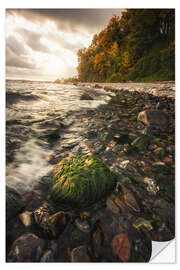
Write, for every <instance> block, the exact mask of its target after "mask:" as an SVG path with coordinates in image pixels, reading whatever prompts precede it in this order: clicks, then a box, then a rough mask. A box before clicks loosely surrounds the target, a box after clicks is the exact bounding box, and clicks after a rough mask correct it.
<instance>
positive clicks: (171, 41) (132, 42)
mask: <svg viewBox="0 0 180 270" xmlns="http://www.w3.org/2000/svg"><path fill="white" fill-rule="evenodd" d="M78 79H79V80H80V81H84V82H122V81H130V80H131V81H160V80H174V79H175V10H174V9H128V10H126V11H124V12H123V13H122V16H121V17H119V16H113V17H112V18H111V19H110V21H109V23H108V25H107V27H106V28H105V29H104V30H102V31H101V32H100V33H99V34H96V35H94V37H93V40H92V43H91V45H90V46H89V47H88V48H83V49H80V50H79V51H78Z"/></svg>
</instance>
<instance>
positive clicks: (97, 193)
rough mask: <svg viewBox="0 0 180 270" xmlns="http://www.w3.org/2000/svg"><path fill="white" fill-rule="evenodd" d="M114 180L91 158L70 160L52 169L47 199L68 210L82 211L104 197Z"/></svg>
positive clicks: (79, 157) (77, 157)
mask: <svg viewBox="0 0 180 270" xmlns="http://www.w3.org/2000/svg"><path fill="white" fill-rule="evenodd" d="M115 183H116V176H115V175H114V174H113V173H112V172H111V171H110V170H109V169H108V168H107V167H106V166H105V165H104V164H103V163H102V162H101V161H100V160H98V159H96V158H94V157H92V156H80V155H79V156H78V155H77V156H71V157H69V158H65V159H63V160H61V161H60V162H59V163H58V164H57V165H56V167H55V170H54V175H53V179H52V189H51V198H52V199H53V200H54V201H56V202H60V203H63V204H67V205H69V206H72V207H78V208H86V207H88V206H90V205H91V204H93V203H95V202H97V201H98V200H99V199H101V198H103V197H104V196H106V195H107V194H108V193H109V192H110V191H111V190H112V189H113V188H114V187H115Z"/></svg>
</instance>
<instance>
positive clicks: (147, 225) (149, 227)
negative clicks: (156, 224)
mask: <svg viewBox="0 0 180 270" xmlns="http://www.w3.org/2000/svg"><path fill="white" fill-rule="evenodd" d="M133 226H134V227H135V228H136V229H137V230H139V229H140V228H141V227H142V226H143V227H145V228H146V229H147V230H148V231H151V230H152V229H153V227H152V225H151V222H150V221H149V220H146V219H144V218H142V217H139V218H137V219H136V220H135V222H134V223H133Z"/></svg>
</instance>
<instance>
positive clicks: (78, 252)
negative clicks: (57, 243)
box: [70, 246, 91, 262]
mask: <svg viewBox="0 0 180 270" xmlns="http://www.w3.org/2000/svg"><path fill="white" fill-rule="evenodd" d="M70 260H71V262H91V259H90V257H89V255H88V251H87V247H86V246H79V247H76V248H74V249H73V250H72V251H71V254H70Z"/></svg>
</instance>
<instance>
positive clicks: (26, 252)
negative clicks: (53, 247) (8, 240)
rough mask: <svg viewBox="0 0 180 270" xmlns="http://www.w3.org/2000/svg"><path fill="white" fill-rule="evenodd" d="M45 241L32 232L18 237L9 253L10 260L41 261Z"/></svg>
mask: <svg viewBox="0 0 180 270" xmlns="http://www.w3.org/2000/svg"><path fill="white" fill-rule="evenodd" d="M44 247H45V241H44V240H43V239H40V238H39V237H38V236H36V235H35V234H32V233H26V234H24V235H22V236H20V237H19V238H18V239H16V240H15V241H14V243H13V245H12V247H11V250H10V252H9V254H8V262H39V261H40V258H41V255H42V252H43V249H44Z"/></svg>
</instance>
